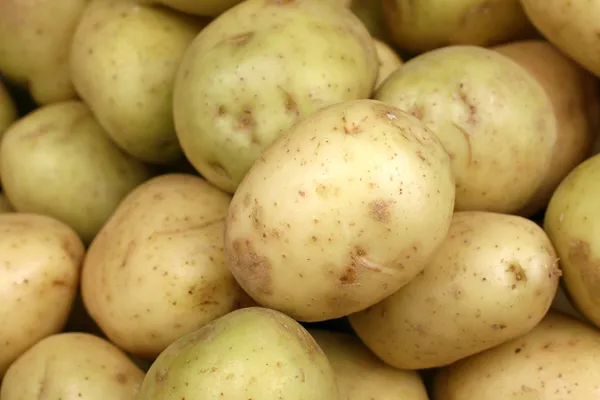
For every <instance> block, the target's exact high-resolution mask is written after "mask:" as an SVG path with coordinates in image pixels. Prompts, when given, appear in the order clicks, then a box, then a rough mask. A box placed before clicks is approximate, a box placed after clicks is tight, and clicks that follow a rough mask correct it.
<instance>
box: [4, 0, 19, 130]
mask: <svg viewBox="0 0 600 400" xmlns="http://www.w3.org/2000/svg"><path fill="white" fill-rule="evenodd" d="M0 7H1V6H0ZM0 18H2V17H1V16H0ZM0 46H1V44H0ZM0 62H1V61H0ZM16 119H17V107H16V105H15V103H14V101H13V99H12V97H11V95H10V93H9V92H8V89H7V88H6V86H5V85H4V83H3V82H2V81H0V139H1V138H2V136H3V135H4V132H5V131H6V129H7V128H8V127H9V126H10V125H11V124H12V123H13V122H14V121H15V120H16Z"/></svg>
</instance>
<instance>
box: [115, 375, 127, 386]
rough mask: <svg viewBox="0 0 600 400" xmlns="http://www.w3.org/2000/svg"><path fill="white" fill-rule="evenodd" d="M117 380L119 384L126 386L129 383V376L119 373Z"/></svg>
mask: <svg viewBox="0 0 600 400" xmlns="http://www.w3.org/2000/svg"><path fill="white" fill-rule="evenodd" d="M116 378H117V382H119V383H120V384H122V385H124V384H126V383H127V375H125V374H124V373H122V372H119V373H118V374H117V376H116Z"/></svg>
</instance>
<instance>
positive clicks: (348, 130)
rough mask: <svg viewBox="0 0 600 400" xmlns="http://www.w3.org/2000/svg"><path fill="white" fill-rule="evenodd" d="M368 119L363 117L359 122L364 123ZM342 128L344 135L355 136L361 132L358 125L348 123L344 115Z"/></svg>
mask: <svg viewBox="0 0 600 400" xmlns="http://www.w3.org/2000/svg"><path fill="white" fill-rule="evenodd" d="M367 118H368V117H366V116H365V117H364V118H363V119H362V121H361V122H365V121H366V120H367ZM342 126H343V128H344V133H345V134H346V135H356V134H358V133H361V132H362V128H361V127H360V124H356V123H354V122H348V118H347V117H346V115H345V114H344V115H342Z"/></svg>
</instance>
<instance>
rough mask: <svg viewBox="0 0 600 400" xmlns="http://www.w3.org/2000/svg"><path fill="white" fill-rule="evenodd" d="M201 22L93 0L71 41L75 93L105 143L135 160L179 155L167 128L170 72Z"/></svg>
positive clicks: (169, 124) (162, 159)
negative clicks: (103, 132)
mask: <svg viewBox="0 0 600 400" xmlns="http://www.w3.org/2000/svg"><path fill="white" fill-rule="evenodd" d="M201 26H202V24H201V23H200V21H196V20H193V19H190V18H189V17H187V16H184V15H182V14H179V13H176V12H174V11H170V10H166V9H160V8H155V7H151V6H141V5H138V4H136V3H133V2H130V1H123V0H93V1H91V3H90V5H89V6H88V7H87V8H86V9H85V11H84V13H83V16H82V18H81V23H80V24H79V25H78V27H77V30H76V32H75V35H74V37H73V46H72V52H71V70H72V73H73V83H74V85H75V88H76V89H77V92H78V93H79V94H80V95H81V97H82V98H83V99H84V100H85V102H86V103H87V104H88V105H89V106H90V108H91V109H92V111H93V112H94V114H95V115H96V117H97V118H98V122H99V123H100V125H102V126H103V127H104V128H105V129H106V132H107V133H108V134H109V135H110V137H111V138H112V140H113V141H114V142H115V143H116V144H117V145H119V146H120V147H121V148H122V149H123V150H125V151H127V152H128V153H129V154H132V155H133V156H135V157H136V158H138V159H141V160H143V161H146V162H151V163H168V162H173V161H176V160H178V159H180V158H182V157H183V154H182V152H181V148H180V146H179V143H178V141H177V136H176V135H175V127H174V125H173V110H172V97H173V86H174V84H175V74H176V72H177V68H178V67H179V63H180V62H181V58H182V57H183V54H184V52H185V50H186V49H187V47H188V45H189V44H190V43H191V42H192V39H194V37H195V36H196V34H197V33H198V32H199V31H200V28H201Z"/></svg>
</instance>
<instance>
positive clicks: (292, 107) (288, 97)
mask: <svg viewBox="0 0 600 400" xmlns="http://www.w3.org/2000/svg"><path fill="white" fill-rule="evenodd" d="M280 89H281V91H282V92H283V98H284V105H285V111H287V112H288V113H290V114H295V115H296V117H299V116H300V108H299V107H298V103H297V102H296V100H295V99H294V96H292V94H291V93H290V92H288V91H287V90H284V89H282V88H280Z"/></svg>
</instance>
